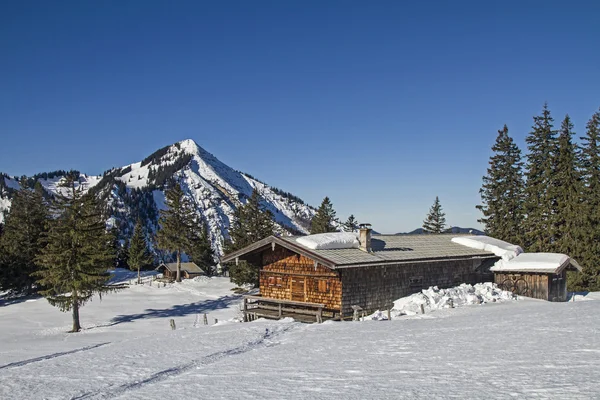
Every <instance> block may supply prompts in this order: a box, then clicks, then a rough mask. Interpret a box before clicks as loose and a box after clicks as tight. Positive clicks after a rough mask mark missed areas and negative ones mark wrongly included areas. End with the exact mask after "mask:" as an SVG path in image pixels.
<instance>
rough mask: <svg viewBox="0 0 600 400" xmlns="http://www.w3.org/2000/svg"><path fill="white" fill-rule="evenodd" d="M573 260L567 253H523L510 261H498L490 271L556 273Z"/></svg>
mask: <svg viewBox="0 0 600 400" xmlns="http://www.w3.org/2000/svg"><path fill="white" fill-rule="evenodd" d="M571 262H572V260H571V258H570V257H569V256H567V255H565V254H558V253H523V254H519V256H518V257H515V258H513V259H510V260H508V261H505V260H500V261H498V262H496V263H495V264H494V266H493V267H492V268H490V271H496V272H498V271H529V272H542V273H553V274H555V273H558V272H559V271H560V270H561V269H562V268H563V267H565V266H566V265H567V264H569V263H571Z"/></svg>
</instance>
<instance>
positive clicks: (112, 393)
mask: <svg viewBox="0 0 600 400" xmlns="http://www.w3.org/2000/svg"><path fill="white" fill-rule="evenodd" d="M297 326H298V324H293V325H290V326H286V327H284V328H282V329H279V330H277V331H269V329H267V330H266V332H265V333H264V334H263V335H262V336H261V337H260V338H258V339H256V340H253V341H250V342H247V343H244V344H242V345H240V346H237V347H234V348H232V349H228V350H222V351H218V352H216V353H212V354H209V355H206V356H204V357H202V358H200V359H198V360H194V361H190V362H188V363H185V364H181V365H177V366H175V367H171V368H168V369H164V370H162V371H158V372H156V373H154V374H152V375H150V376H148V377H147V378H145V379H142V380H137V381H134V382H128V383H124V384H122V385H120V386H117V387H114V388H107V389H105V390H97V391H93V392H87V393H84V394H82V395H78V396H74V397H71V399H70V400H81V399H112V398H114V397H117V396H119V395H122V394H124V393H126V392H128V391H130V390H135V389H139V388H141V387H143V386H146V385H148V384H152V383H156V382H160V381H163V380H165V379H167V378H170V377H173V376H177V375H181V374H184V373H186V372H188V371H191V370H194V369H199V368H200V367H203V366H206V365H210V364H213V363H216V362H218V361H220V360H222V359H223V358H225V357H229V356H235V355H238V354H243V353H246V352H248V351H251V350H255V349H258V348H264V347H271V346H276V345H277V344H278V343H272V340H273V339H275V338H276V337H279V336H281V335H282V334H284V333H286V332H288V331H290V330H291V329H293V328H295V327H297Z"/></svg>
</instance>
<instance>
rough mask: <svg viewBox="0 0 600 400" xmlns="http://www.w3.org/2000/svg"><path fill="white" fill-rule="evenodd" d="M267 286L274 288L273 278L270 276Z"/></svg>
mask: <svg viewBox="0 0 600 400" xmlns="http://www.w3.org/2000/svg"><path fill="white" fill-rule="evenodd" d="M268 283H269V286H275V277H274V276H270V277H269V279H268Z"/></svg>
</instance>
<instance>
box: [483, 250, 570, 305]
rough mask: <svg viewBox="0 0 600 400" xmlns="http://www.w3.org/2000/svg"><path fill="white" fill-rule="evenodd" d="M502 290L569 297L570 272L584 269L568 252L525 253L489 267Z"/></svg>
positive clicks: (553, 298)
mask: <svg viewBox="0 0 600 400" xmlns="http://www.w3.org/2000/svg"><path fill="white" fill-rule="evenodd" d="M490 270H491V271H492V272H493V273H494V282H496V283H497V284H498V286H500V287H501V288H502V289H504V290H509V291H512V292H513V293H515V294H517V295H521V296H527V297H533V298H535V299H542V300H548V301H566V300H567V271H568V270H576V271H581V267H580V266H579V264H578V263H577V261H575V260H573V259H572V258H570V257H569V256H567V255H565V254H556V253H523V254H519V255H518V256H517V257H515V258H513V259H511V260H510V261H507V262H501V263H498V264H497V265H495V266H493V267H492V268H491V269H490Z"/></svg>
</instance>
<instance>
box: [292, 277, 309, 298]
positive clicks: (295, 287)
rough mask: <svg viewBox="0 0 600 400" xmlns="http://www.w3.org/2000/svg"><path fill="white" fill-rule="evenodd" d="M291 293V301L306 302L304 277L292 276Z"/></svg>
mask: <svg viewBox="0 0 600 400" xmlns="http://www.w3.org/2000/svg"><path fill="white" fill-rule="evenodd" d="M291 281H292V282H291V285H292V288H291V292H292V298H291V300H292V301H305V300H306V295H305V292H306V290H305V288H306V285H305V279H304V277H301V276H292V279H291Z"/></svg>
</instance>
